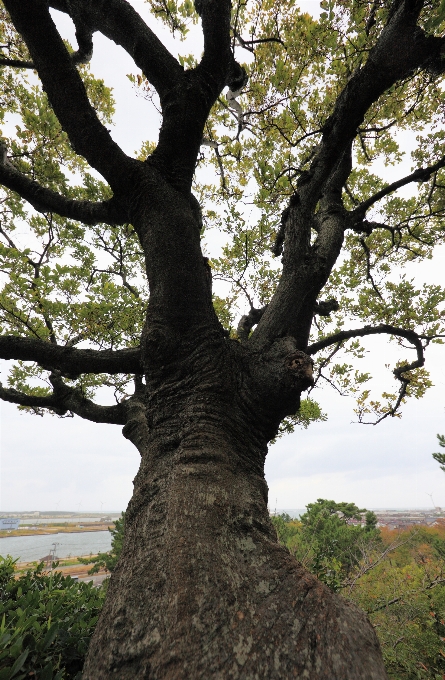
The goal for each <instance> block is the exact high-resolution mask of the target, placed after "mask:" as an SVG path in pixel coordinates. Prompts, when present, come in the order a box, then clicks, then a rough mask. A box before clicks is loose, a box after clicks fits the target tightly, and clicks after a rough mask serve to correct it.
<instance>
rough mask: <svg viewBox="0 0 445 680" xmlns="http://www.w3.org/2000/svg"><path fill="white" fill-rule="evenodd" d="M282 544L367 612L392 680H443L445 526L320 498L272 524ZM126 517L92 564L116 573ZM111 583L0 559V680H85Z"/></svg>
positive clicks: (112, 531) (444, 656) (444, 643)
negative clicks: (393, 523)
mask: <svg viewBox="0 0 445 680" xmlns="http://www.w3.org/2000/svg"><path fill="white" fill-rule="evenodd" d="M272 521H273V523H274V525H275V528H276V530H277V535H278V539H279V541H280V542H281V543H282V544H284V545H285V546H286V547H287V548H288V549H289V551H290V552H291V553H292V554H293V555H295V557H296V558H297V559H298V560H299V561H300V562H302V563H303V564H304V565H305V566H306V567H307V568H308V569H309V570H310V571H311V572H312V573H314V574H316V575H317V576H318V578H319V579H320V580H322V581H323V582H324V583H325V584H326V585H327V586H328V587H329V588H331V589H332V590H334V591H336V592H339V593H340V594H341V595H343V596H344V597H346V598H348V599H350V600H352V601H353V602H355V603H356V604H357V605H358V606H360V607H361V608H362V609H364V610H365V611H366V612H367V613H368V615H369V618H370V619H371V622H372V624H373V625H374V627H375V629H376V631H377V635H378V636H379V639H380V642H381V645H382V651H383V656H384V659H385V663H386V668H387V671H388V675H389V677H390V678H391V679H392V680H420V679H421V680H424V679H428V680H444V678H445V574H444V569H443V567H444V564H445V522H444V523H443V525H440V523H439V526H435V527H433V528H425V527H414V528H412V529H407V530H405V531H389V530H387V529H379V528H377V526H376V523H377V519H376V516H375V515H374V513H373V512H369V511H366V510H365V509H363V508H358V507H357V506H356V505H354V504H353V503H335V502H334V501H329V500H324V499H319V500H318V501H317V502H316V503H312V504H309V505H308V507H307V511H306V513H305V514H304V515H302V516H301V517H300V519H299V520H294V519H292V518H291V517H289V515H286V514H282V515H276V516H273V517H272ZM124 529H125V516H124V514H123V515H122V517H121V519H120V520H119V521H118V522H117V523H116V526H115V528H114V529H111V530H110V531H111V533H112V546H111V550H110V552H109V553H102V554H100V555H98V556H97V557H95V558H92V559H90V560H82V561H83V562H85V561H87V562H90V563H92V564H93V566H92V569H91V570H90V573H94V572H96V571H97V570H98V569H99V568H100V567H102V568H105V569H106V570H107V571H113V569H114V567H115V565H116V562H117V559H118V557H119V554H120V551H121V547H122V540H123V536H124ZM106 584H107V582H106V581H105V582H104V585H103V586H102V587H100V588H95V587H93V586H92V585H91V584H86V583H78V582H76V581H73V580H72V579H71V578H70V577H69V576H68V577H63V576H62V575H61V574H60V573H58V572H57V570H55V571H53V572H51V573H45V572H44V571H43V564H41V565H39V566H36V567H35V568H34V569H33V570H30V571H28V572H27V573H26V574H24V575H22V576H20V577H19V578H17V574H16V573H15V571H14V560H12V559H11V558H2V557H0V680H25V678H35V680H80V678H81V670H82V666H83V661H84V658H85V653H86V650H87V648H88V644H89V641H90V639H91V635H92V633H93V630H94V626H95V624H96V621H97V617H98V614H99V612H100V609H101V607H102V603H103V600H104V597H105V591H106Z"/></svg>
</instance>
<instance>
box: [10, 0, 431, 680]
mask: <svg viewBox="0 0 445 680" xmlns="http://www.w3.org/2000/svg"><path fill="white" fill-rule="evenodd" d="M4 4H5V7H6V8H7V10H8V12H9V14H10V16H11V20H12V22H13V23H14V25H15V27H16V29H17V30H18V31H19V32H20V33H21V35H22V36H23V39H24V41H25V42H26V45H27V47H28V50H29V53H30V58H31V61H30V62H26V63H25V62H21V63H17V64H16V65H17V66H18V67H26V66H30V65H31V67H33V68H35V69H36V70H37V72H38V74H39V77H40V79H41V81H42V84H43V87H44V89H45V91H46V93H47V95H48V97H49V100H50V102H51V105H52V107H53V109H54V111H55V113H56V115H57V116H58V118H59V120H60V123H61V124H62V126H63V128H64V130H65V131H66V132H67V134H68V136H69V138H70V141H71V144H72V146H73V148H74V149H75V150H76V151H77V153H79V154H81V155H82V156H84V157H85V158H86V159H87V161H88V162H89V163H90V165H91V166H92V167H94V168H96V170H98V172H100V173H101V174H102V176H103V177H104V178H105V179H106V180H107V181H108V183H109V185H110V187H111V189H112V190H113V194H114V197H113V199H112V200H111V201H108V202H105V203H101V204H90V203H88V202H87V201H71V200H68V199H66V198H64V197H63V196H59V195H58V194H56V193H55V192H53V191H51V190H49V189H46V188H44V187H40V186H39V185H37V183H35V182H33V181H31V180H29V179H28V178H26V177H23V176H21V175H20V173H19V172H18V171H17V170H15V169H14V167H13V166H12V165H10V164H5V163H4V164H3V165H1V167H0V182H2V183H3V185H4V186H6V187H9V188H11V189H13V190H14V191H17V192H19V193H20V194H21V195H22V196H23V197H24V198H26V199H27V200H28V201H29V202H30V203H31V205H33V206H34V207H35V208H36V209H38V210H48V211H50V210H54V211H57V212H58V213H59V214H61V215H64V216H68V217H71V218H72V219H78V220H81V221H83V222H85V223H86V224H95V223H98V222H105V223H107V224H122V223H124V222H130V223H131V224H133V225H134V227H135V229H136V231H137V233H138V236H139V239H140V242H141V245H142V248H143V250H144V253H145V258H146V271H147V278H148V281H149V285H150V302H149V307H148V311H147V318H146V322H145V327H144V332H143V335H142V338H141V345H140V348H139V349H137V350H127V351H121V352H112V351H107V352H95V351H92V350H91V351H89V350H76V349H74V348H60V347H57V346H56V345H53V346H51V345H49V344H48V343H44V342H41V341H37V340H31V339H29V338H26V339H23V340H22V339H18V338H0V356H1V357H2V358H15V359H23V360H28V361H29V360H33V361H36V362H37V363H38V364H39V365H41V366H43V367H45V368H48V369H49V370H50V371H51V382H52V385H53V388H54V393H53V395H52V396H50V397H28V396H27V395H26V394H23V393H20V392H18V391H16V390H12V389H10V390H8V389H4V388H1V391H0V397H1V398H3V399H6V400H9V401H12V402H14V403H18V404H24V405H31V406H39V407H46V408H49V409H52V410H53V411H56V412H57V413H65V412H66V411H72V412H73V413H76V414H78V415H80V416H81V417H84V418H89V419H91V420H94V421H96V422H114V423H120V424H122V425H123V426H124V427H123V433H124V436H125V437H127V438H128V439H130V440H131V441H132V442H133V443H134V445H135V446H136V447H137V448H138V450H139V452H140V454H141V466H140V469H139V472H138V474H137V477H136V479H135V482H134V495H133V498H132V500H131V502H130V505H129V507H128V511H127V514H126V536H125V544H124V549H123V553H122V557H121V559H120V562H119V565H118V567H117V569H116V571H115V573H114V574H113V576H112V578H111V582H110V585H109V589H108V594H107V599H106V602H105V606H104V609H103V611H102V614H101V617H100V620H99V622H98V625H97V629H96V632H95V635H94V638H93V640H92V643H91V646H90V650H89V654H88V658H87V661H86V665H85V669H84V675H83V677H84V680H105V679H107V680H108V679H109V678H118V679H119V680H134V679H135V678H141V679H142V678H147V679H148V678H150V679H153V680H154V679H157V680H166V679H167V678H168V679H171V680H173V679H178V680H179V679H186V678H187V679H190V680H192V679H193V680H196V679H198V678H202V679H207V678H213V679H215V680H216V679H218V678H219V679H221V680H225V679H226V678H243V680H250V679H252V680H253V679H254V678H258V679H259V678H264V679H266V678H267V679H272V678H277V679H278V678H279V679H285V678H286V679H287V678H293V677H295V678H308V679H310V680H326V679H327V678H329V680H334V679H337V680H383V679H384V678H386V674H385V670H384V667H383V663H382V659H381V655H380V650H379V646H378V642H377V639H376V636H375V633H374V631H373V629H372V628H371V626H370V624H369V622H368V621H367V619H366V617H365V615H364V614H363V613H361V612H359V611H358V610H357V609H356V608H355V607H353V606H352V605H350V604H348V603H347V602H346V601H345V600H343V599H342V598H341V597H338V596H336V595H334V594H333V593H331V592H330V591H329V590H328V589H327V588H326V587H324V586H323V585H322V584H321V583H319V582H318V581H317V580H316V579H315V578H314V577H313V576H311V575H310V574H309V573H307V572H305V571H304V570H303V569H302V567H301V566H300V565H299V564H298V563H297V562H296V561H295V560H294V559H293V558H292V557H291V556H290V554H289V553H288V552H287V550H286V549H285V548H283V547H282V546H280V545H278V543H277V539H276V535H275V532H274V530H273V527H272V525H271V522H270V520H269V516H268V511H267V485H266V482H265V479H264V460H265V456H266V453H267V444H268V442H269V441H270V439H271V438H273V437H274V435H275V433H276V431H277V428H278V425H279V424H280V421H281V420H282V419H283V417H284V416H286V415H289V414H294V413H295V412H296V410H297V408H298V405H299V400H300V395H301V392H302V391H303V390H304V389H306V388H307V387H308V386H309V385H310V384H311V380H312V377H311V375H312V360H311V359H310V356H309V353H314V352H315V351H317V349H318V348H317V347H315V346H313V347H312V348H308V339H309V331H310V326H311V323H312V319H313V315H314V310H315V309H316V306H317V304H319V303H317V297H318V295H319V293H320V291H321V289H322V288H323V286H324V284H325V282H326V281H327V278H328V276H329V274H330V272H331V270H332V267H333V265H334V263H335V261H336V259H337V257H338V255H339V252H340V249H341V246H342V243H343V237H344V232H345V230H346V229H347V228H354V229H356V230H360V229H361V228H363V229H366V228H367V227H366V225H365V224H364V220H365V216H366V207H362V209H361V211H360V210H356V211H354V212H353V213H348V212H347V211H346V210H345V209H344V207H343V205H342V202H341V189H342V186H343V185H344V183H345V181H346V179H347V177H348V175H349V172H350V169H351V159H350V155H351V145H352V141H353V139H354V136H355V135H356V131H357V128H358V126H359V125H360V123H361V122H362V120H363V117H364V115H365V113H366V111H367V109H368V108H369V106H370V105H371V104H372V103H373V102H375V101H376V100H377V99H378V98H379V96H380V95H381V94H382V93H383V92H385V90H387V89H388V88H389V87H391V86H392V85H393V84H394V83H395V82H397V81H398V80H400V79H402V78H404V77H406V76H407V75H409V74H410V73H411V72H412V71H413V70H415V69H419V68H427V67H428V64H430V63H431V62H432V60H435V62H436V63H437V61H438V60H440V58H441V50H442V47H443V44H444V42H443V40H442V39H437V38H431V37H427V36H425V35H424V33H423V32H422V31H421V30H420V29H419V28H417V26H416V20H417V18H418V15H419V12H420V9H421V6H422V3H421V2H414V1H413V0H397V1H396V2H395V3H394V5H393V11H392V12H391V13H390V16H389V19H388V23H387V26H386V27H385V28H384V29H383V31H382V33H381V35H380V37H379V39H378V41H377V43H376V46H375V47H374V49H373V50H371V52H370V54H369V57H368V59H367V61H366V63H365V65H364V66H363V67H362V68H360V69H358V70H357V71H356V72H355V73H354V74H353V75H352V76H351V78H350V80H349V82H348V84H347V86H346V87H345V89H344V90H343V92H342V93H341V95H340V96H339V98H338V100H337V102H336V105H335V107H334V109H333V111H332V114H331V116H330V117H329V119H328V120H327V121H326V124H325V126H324V129H323V137H322V141H321V143H320V145H319V147H318V150H317V152H316V154H315V156H314V159H313V161H312V165H311V168H310V171H309V172H308V173H306V174H305V175H303V176H302V177H301V179H300V182H299V186H298V190H297V192H296V193H295V195H294V196H293V197H292V198H291V200H290V204H289V208H288V209H287V210H286V211H285V214H283V220H282V232H281V235H280V239H279V240H280V243H279V244H278V246H277V247H278V249H282V244H283V242H284V255H283V274H282V278H281V281H280V284H279V286H278V289H277V291H276V294H275V295H274V297H273V299H272V302H271V303H270V304H269V305H268V307H267V309H266V310H264V312H263V311H262V312H261V313H259V314H257V315H256V316H255V315H252V319H251V320H252V323H250V324H249V319H247V317H246V319H247V320H246V319H245V320H244V322H243V338H244V342H239V341H237V340H233V339H229V338H228V337H227V336H226V334H225V332H224V330H223V329H222V327H221V325H220V324H219V322H218V320H217V317H216V315H215V313H214V310H213V307H212V297H211V281H210V276H209V271H208V268H207V266H206V261H205V259H204V258H203V256H202V253H201V250H200V237H199V232H200V218H199V206H197V201H196V199H194V197H193V196H192V195H191V182H192V177H193V173H194V168H195V162H196V158H197V154H198V151H199V147H200V144H201V141H202V134H203V127H204V124H205V121H206V118H207V116H208V114H209V111H210V108H211V106H212V105H213V103H214V102H215V100H216V98H217V97H218V96H219V94H220V92H221V91H222V89H223V88H224V87H225V86H226V85H229V86H230V87H231V88H232V89H235V88H236V84H237V83H238V84H239V83H240V82H242V81H243V79H244V72H243V70H242V69H241V68H240V67H239V65H238V64H237V63H236V62H235V60H234V57H233V54H232V51H231V42H230V3H229V1H228V0H200V2H199V3H198V2H196V7H197V10H198V12H199V14H200V16H201V21H202V27H203V32H204V39H205V50H204V56H203V58H202V61H201V62H200V64H199V65H198V66H197V67H196V68H195V69H192V70H190V71H186V72H184V70H183V69H182V67H181V66H180V65H179V63H178V62H177V61H176V59H174V58H173V57H172V56H171V55H170V54H169V53H168V51H167V50H166V49H165V48H164V46H163V45H162V44H161V43H160V42H159V40H158V39H157V38H156V37H155V36H154V34H153V33H152V32H151V30H150V29H149V28H148V27H147V26H146V25H145V24H144V23H143V21H142V20H141V19H140V17H139V16H138V15H137V13H136V12H135V11H134V10H133V9H132V8H131V7H130V5H128V4H127V3H126V2H125V0H107V2H98V1H97V0H94V1H93V0H69V1H68V0H50V2H49V3H48V2H47V1H46V0H4ZM48 4H49V6H51V7H54V8H56V9H58V10H60V11H63V12H66V13H67V14H69V15H70V16H71V17H72V18H73V20H74V22H75V24H76V29H77V31H78V36H79V38H78V40H79V49H78V51H77V52H76V53H75V55H77V56H74V57H73V56H72V55H71V56H70V55H69V54H68V52H67V51H66V49H65V47H64V45H63V42H62V40H61V38H60V35H59V34H58V31H57V29H56V27H55V25H54V23H53V21H52V19H51V16H50V13H49V9H48ZM95 31H101V32H102V33H104V35H106V36H107V37H109V38H110V39H112V40H114V41H115V42H116V43H118V44H119V45H121V46H122V47H124V49H126V50H127V51H128V52H129V54H130V55H131V56H132V57H133V59H134V61H135V63H136V64H137V65H138V67H139V68H141V69H142V70H143V72H144V73H145V75H146V77H147V78H148V79H149V81H150V82H151V83H152V84H153V86H154V87H155V88H156V89H157V91H158V93H159V96H160V100H161V105H162V111H163V123H162V128H161V131H160V136H159V143H158V146H157V148H156V151H155V152H154V153H153V154H152V155H151V156H150V157H149V158H148V159H147V160H146V161H145V162H139V161H135V160H134V159H131V158H128V157H127V156H126V155H125V154H124V153H123V152H122V150H121V149H120V148H119V147H118V146H117V144H116V143H115V142H114V141H113V140H112V139H111V137H110V135H109V133H108V131H107V130H106V129H105V128H104V127H103V126H102V124H101V123H100V122H99V120H98V118H97V116H96V114H95V111H94V110H93V109H92V107H91V105H90V103H89V101H88V97H87V95H86V92H85V88H84V87H83V84H82V81H81V79H80V77H79V76H78V73H77V70H76V63H78V61H79V60H80V59H83V58H84V57H85V55H87V54H88V53H89V51H90V48H91V47H92V39H91V36H92V35H93V33H94V32H95ZM79 55H80V56H79ZM5 63H7V64H8V65H12V66H13V65H14V64H13V63H12V62H11V60H6V61H5ZM427 171H428V169H427ZM413 181H415V180H413ZM311 230H315V231H316V232H317V234H318V236H317V239H316V241H315V242H314V243H312V244H311ZM320 309H321V307H320ZM254 317H255V318H254ZM254 324H257V325H256V328H255V329H254V330H253V332H252V333H251V334H250V335H249V333H250V331H251V330H252V327H253V325H254ZM386 328H387V329H388V328H390V330H381V331H376V330H375V329H374V331H372V329H371V330H370V331H369V332H390V333H397V331H398V329H394V328H393V327H389V326H388V327H386ZM401 332H402V331H401ZM360 333H362V334H366V331H363V330H362V331H357V335H359V334H360ZM407 339H408V340H410V341H412V342H413V344H415V345H416V343H418V338H417V337H414V336H413V338H411V337H410V338H407ZM337 341H338V339H336V338H334V339H333V340H332V342H333V343H335V342H337ZM416 346H417V345H416ZM422 362H423V355H422V352H421V348H420V350H419V354H418V363H417V364H416V365H421V364H422ZM403 370H408V368H405V369H400V373H402V372H403ZM105 371H108V372H110V373H116V372H119V371H121V372H123V373H125V372H129V371H130V372H131V373H134V374H135V375H136V380H135V385H136V388H135V393H134V395H133V396H132V397H130V398H129V399H127V400H125V401H124V402H122V403H121V404H119V405H117V406H115V407H101V406H98V405H95V404H93V403H92V402H90V401H89V400H87V399H86V398H85V397H84V396H83V395H82V394H81V393H79V392H78V391H76V390H75V389H73V388H70V387H68V386H67V385H66V384H65V382H64V377H73V376H76V375H80V374H82V373H87V372H88V373H95V372H96V373H102V372H105Z"/></svg>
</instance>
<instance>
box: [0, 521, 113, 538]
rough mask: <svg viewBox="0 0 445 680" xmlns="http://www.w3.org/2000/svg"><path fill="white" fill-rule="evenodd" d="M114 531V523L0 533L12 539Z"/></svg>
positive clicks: (0, 535) (3, 536)
mask: <svg viewBox="0 0 445 680" xmlns="http://www.w3.org/2000/svg"><path fill="white" fill-rule="evenodd" d="M108 529H114V522H113V523H111V524H95V525H93V526H88V525H83V526H75V527H70V526H59V527H45V528H44V529H43V528H42V529H13V530H12V531H7V530H6V531H0V539H1V538H14V537H19V536H52V535H53V534H81V533H85V532H93V531H107V530H108Z"/></svg>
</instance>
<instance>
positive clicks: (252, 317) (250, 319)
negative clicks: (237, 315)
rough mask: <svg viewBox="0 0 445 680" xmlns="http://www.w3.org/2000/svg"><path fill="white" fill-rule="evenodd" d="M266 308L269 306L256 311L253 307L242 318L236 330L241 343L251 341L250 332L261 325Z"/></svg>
mask: <svg viewBox="0 0 445 680" xmlns="http://www.w3.org/2000/svg"><path fill="white" fill-rule="evenodd" d="M266 308H267V305H266V306H265V307H261V309H256V308H255V307H252V308H251V310H250V312H249V313H248V314H244V316H242V317H241V319H240V322H239V324H238V327H237V329H236V333H237V335H238V338H239V339H240V340H241V342H245V341H246V340H248V339H249V333H250V331H251V330H252V328H253V327H254V326H255V325H256V324H257V323H259V321H260V319H261V317H262V316H263V314H264V312H265V311H266Z"/></svg>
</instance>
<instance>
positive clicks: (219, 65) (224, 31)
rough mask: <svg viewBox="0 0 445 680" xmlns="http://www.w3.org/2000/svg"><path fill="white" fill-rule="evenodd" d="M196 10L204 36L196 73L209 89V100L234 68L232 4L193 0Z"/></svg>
mask: <svg viewBox="0 0 445 680" xmlns="http://www.w3.org/2000/svg"><path fill="white" fill-rule="evenodd" d="M195 8H196V11H197V12H198V14H199V15H200V17H201V22H202V32H203V34H204V53H203V56H202V59H201V62H200V64H199V66H198V68H197V71H198V72H199V73H202V74H203V76H204V78H203V80H204V81H207V87H209V88H211V90H212V94H211V97H212V98H213V97H215V98H216V97H217V96H218V95H219V93H220V92H221V90H222V88H223V87H224V85H229V82H228V80H227V78H228V75H229V73H230V70H231V67H232V66H235V65H236V64H235V61H234V58H233V54H232V50H231V45H230V10H231V3H230V1H229V0H195ZM236 66H237V65H236ZM238 68H239V67H238ZM209 76H210V78H209ZM232 80H233V78H232ZM231 89H233V88H232V87H231Z"/></svg>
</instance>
